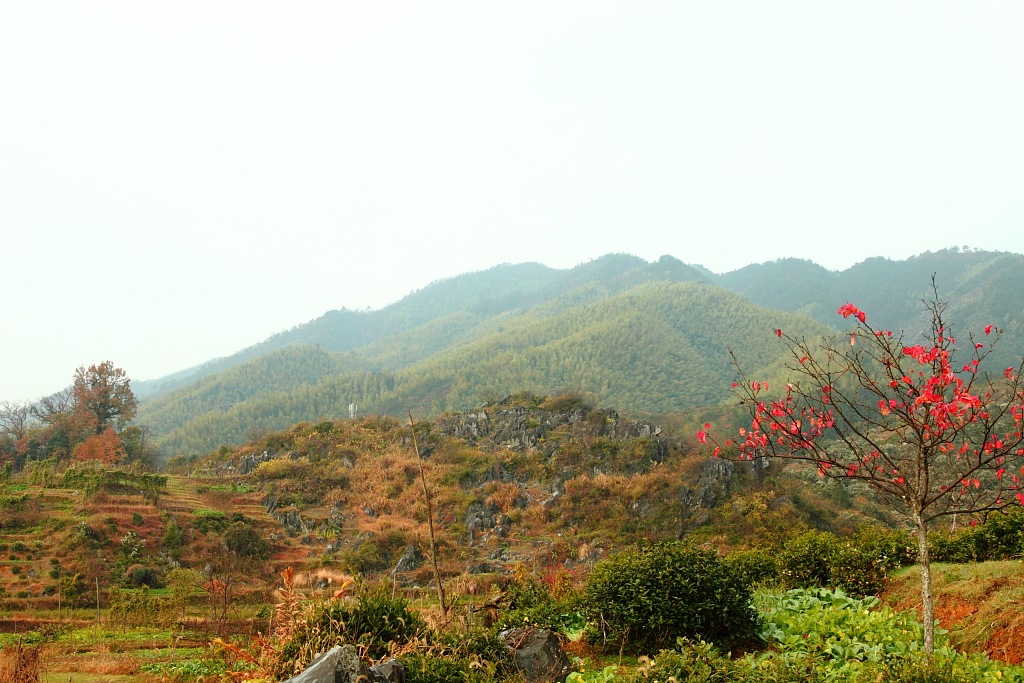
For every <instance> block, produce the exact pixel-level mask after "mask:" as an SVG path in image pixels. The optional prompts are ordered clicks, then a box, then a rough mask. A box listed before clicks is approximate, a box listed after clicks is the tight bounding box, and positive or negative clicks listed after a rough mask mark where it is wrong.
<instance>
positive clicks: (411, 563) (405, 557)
mask: <svg viewBox="0 0 1024 683" xmlns="http://www.w3.org/2000/svg"><path fill="white" fill-rule="evenodd" d="M422 564H423V555H422V554H421V553H420V551H419V550H417V548H416V546H414V545H412V544H411V543H410V544H409V545H407V546H405V552H404V553H402V556H401V557H400V558H398V562H396V563H395V568H394V569H392V570H391V573H392V574H398V573H399V572H408V571H412V570H413V569H417V568H419V567H420V566H421V565H422Z"/></svg>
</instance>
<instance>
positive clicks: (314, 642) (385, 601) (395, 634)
mask: <svg viewBox="0 0 1024 683" xmlns="http://www.w3.org/2000/svg"><path fill="white" fill-rule="evenodd" d="M425 632H426V624H425V623H424V622H423V620H422V619H421V618H420V617H419V615H417V614H416V613H415V612H413V611H411V610H410V609H409V603H408V601H406V600H405V599H403V598H392V597H391V596H390V595H389V594H388V593H387V592H386V590H385V588H384V587H378V588H375V589H371V590H368V591H367V592H365V593H361V594H360V595H359V597H358V598H356V599H355V600H332V601H330V602H328V603H326V604H323V605H320V606H319V607H317V608H316V609H314V610H313V611H312V613H311V614H310V615H309V617H307V618H306V620H305V621H304V622H302V623H301V624H300V625H299V626H298V628H297V629H296V630H295V632H294V633H293V634H292V636H291V638H290V640H289V642H288V643H287V644H286V645H285V646H284V648H283V650H282V653H281V655H282V659H283V660H285V661H297V662H301V663H303V664H304V663H306V662H309V661H310V660H311V659H312V658H313V656H314V655H315V654H317V653H318V652H326V651H327V650H329V649H331V648H332V647H334V646H335V645H340V644H349V643H350V644H352V645H359V646H360V649H361V650H362V651H364V652H365V655H366V656H367V657H368V658H370V659H380V658H381V657H383V656H385V655H387V654H388V652H389V650H390V648H391V644H392V643H394V644H396V645H398V646H401V645H404V644H406V643H408V642H409V641H412V640H414V639H417V638H419V637H420V636H421V635H422V634H424V633H425Z"/></svg>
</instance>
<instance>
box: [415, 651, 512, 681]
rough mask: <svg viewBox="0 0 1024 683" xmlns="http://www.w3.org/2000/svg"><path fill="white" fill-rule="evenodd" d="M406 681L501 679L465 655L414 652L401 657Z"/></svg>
mask: <svg viewBox="0 0 1024 683" xmlns="http://www.w3.org/2000/svg"><path fill="white" fill-rule="evenodd" d="M402 665H403V666H405V681H406V683H452V681H460V682H464V683H491V682H492V681H498V680H503V679H499V678H496V677H495V675H494V673H493V672H491V671H488V670H487V668H486V667H481V666H480V664H479V662H477V661H476V660H473V659H469V658H466V657H451V656H448V657H444V656H437V655H428V654H420V653H414V654H409V655H404V656H403V657H402Z"/></svg>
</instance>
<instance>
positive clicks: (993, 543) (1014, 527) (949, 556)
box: [928, 508, 1024, 563]
mask: <svg viewBox="0 0 1024 683" xmlns="http://www.w3.org/2000/svg"><path fill="white" fill-rule="evenodd" d="M928 544H929V546H930V550H931V557H932V559H933V560H935V561H937V562H959V563H964V562H985V561H987V560H1008V559H1011V558H1014V557H1020V556H1021V555H1022V554H1024V510H1022V509H1021V508H1012V509H1010V510H1009V511H1006V512H994V513H991V514H990V515H989V516H988V519H986V520H985V522H984V523H983V524H978V525H976V526H971V527H965V528H963V529H961V530H960V531H958V532H956V533H954V534H948V533H933V534H931V535H930V536H929V538H928Z"/></svg>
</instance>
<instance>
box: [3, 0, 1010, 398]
mask: <svg viewBox="0 0 1024 683" xmlns="http://www.w3.org/2000/svg"><path fill="white" fill-rule="evenodd" d="M1022 35H1024V3H1021V2H1019V1H1018V0H1012V1H1007V2H994V1H986V2H984V3H969V2H958V3H943V2H936V1H934V0H927V1H925V2H900V3H893V2H889V1H885V2H857V3H833V2H813V1H811V0H808V1H807V2H785V1H780V2H760V1H755V0H751V1H750V2H700V3H697V2H618V1H616V2H602V1H595V0H587V1H586V2H583V1H582V0H578V1H576V2H558V1H557V0H554V1H553V0H544V1H543V2H529V1H523V0H515V1H514V2H505V3H500V2H479V0H472V1H467V2H460V3H457V2H447V1H445V0H439V1H437V2H358V3H357V2H341V1H338V0H332V1H331V2H302V3H285V2H259V1H254V0H245V1H242V0H236V1H231V2H226V1H218V0H202V2H193V1H189V0H179V1H178V2H173V3H149V2H137V1H134V0H132V1H130V2H129V1H124V2H111V1H101V2H48V1H46V0H33V1H31V2H7V3H2V5H0V226H2V233H0V234H2V238H0V239H2V241H0V245H2V246H0V248H2V252H0V253H2V261H0V264H2V265H0V268H2V270H0V272H2V278H3V285H4V288H5V291H6V292H7V295H6V297H5V305H4V307H3V312H2V317H0V320H2V335H0V399H9V400H22V399H29V398H35V397H38V396H41V395H43V394H46V393H49V392H52V391H55V390H57V389H59V388H61V387H62V386H64V385H66V384H67V383H68V382H70V379H71V375H72V374H73V372H74V369H75V368H76V367H78V366H79V365H88V364H92V363H99V362H101V361H103V360H107V359H109V360H112V361H113V362H114V363H115V364H116V365H118V366H120V367H123V368H124V369H125V370H126V371H127V372H128V374H129V376H131V377H133V378H135V379H153V378H156V377H160V376H163V375H165V374H167V373H170V372H173V371H175V370H179V369H182V368H185V367H188V366H191V365H194V364H197V363H200V362H202V361H205V360H208V359H210V358H213V357H216V356H223V355H227V354H230V353H233V352H234V351H237V350H239V349H241V348H243V347H245V346H248V345H250V344H252V343H255V342H258V341H261V340H262V339H264V338H266V337H267V336H269V335H270V334H272V333H274V332H277V331H281V330H283V329H287V328H290V327H292V326H294V325H296V324H299V323H302V322H305V321H307V320H310V319H312V318H314V317H316V316H318V315H320V314H322V313H324V312H325V311H327V310H330V309H333V308H342V307H348V308H356V309H359V308H364V307H373V308H377V307H381V306H383V305H386V304H388V303H390V302H392V301H395V300H397V299H399V298H401V297H402V296H404V295H405V294H407V293H409V292H410V291H411V290H414V289H418V288H421V287H423V286H424V285H426V284H428V283H429V282H431V281H433V280H437V279H439V278H443V277H449V276H452V275H457V274H459V273H463V272H467V271H473V270H481V269H484V268H488V267H491V266H493V265H496V264H498V263H503V262H513V263H515V262H523V261H539V262H541V263H545V264H548V265H550V266H554V267H569V266H573V265H576V264H578V263H581V262H583V261H586V260H589V259H592V258H595V257H597V256H600V255H602V254H606V253H609V252H629V253H633V254H636V255H638V256H641V257H644V258H647V259H649V260H653V259H656V258H658V257H659V256H661V255H662V254H671V255H673V256H675V257H677V258H679V259H682V260H683V261H686V262H688V263H699V264H702V265H705V266H707V267H708V268H710V269H712V270H714V271H717V272H722V271H727V270H733V269H735V268H738V267H741V266H743V265H745V264H747V263H751V262H761V261H766V260H771V259H775V258H779V257H785V256H796V257H802V258H809V259H812V260H814V261H816V262H818V263H820V264H822V265H824V266H826V267H829V268H833V269H843V268H846V267H849V266H850V265H852V264H853V263H856V262H858V261H861V260H863V259H864V258H867V257H870V256H888V257H890V258H905V257H907V256H910V255H914V254H918V253H921V252H923V251H928V250H936V249H941V248H945V247H949V246H954V245H969V246H972V247H975V248H983V249H995V250H1005V251H1016V252H1022V251H1024V201H1022V200H1024V40H1021V36H1022Z"/></svg>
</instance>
